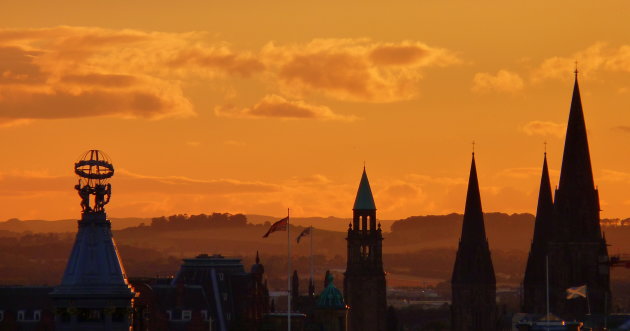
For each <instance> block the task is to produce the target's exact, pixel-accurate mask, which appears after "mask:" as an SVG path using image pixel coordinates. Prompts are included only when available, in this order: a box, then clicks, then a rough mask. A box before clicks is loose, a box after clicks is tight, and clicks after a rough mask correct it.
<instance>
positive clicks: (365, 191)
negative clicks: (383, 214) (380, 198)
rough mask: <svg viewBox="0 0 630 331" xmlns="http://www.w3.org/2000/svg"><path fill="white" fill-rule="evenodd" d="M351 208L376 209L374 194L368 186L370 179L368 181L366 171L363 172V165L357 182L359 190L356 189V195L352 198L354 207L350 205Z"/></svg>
mask: <svg viewBox="0 0 630 331" xmlns="http://www.w3.org/2000/svg"><path fill="white" fill-rule="evenodd" d="M352 209H353V210H376V204H375V203H374V196H373V195H372V189H371V188H370V181H368V177H367V173H366V172H365V166H363V175H362V176H361V183H360V184H359V190H358V191H357V197H356V199H355V200H354V207H352Z"/></svg>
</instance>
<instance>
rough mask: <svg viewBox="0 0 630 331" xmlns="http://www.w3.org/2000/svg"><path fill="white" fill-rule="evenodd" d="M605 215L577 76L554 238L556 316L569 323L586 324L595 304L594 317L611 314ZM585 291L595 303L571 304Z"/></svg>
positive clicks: (551, 271) (552, 290)
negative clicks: (569, 296) (570, 295)
mask: <svg viewBox="0 0 630 331" xmlns="http://www.w3.org/2000/svg"><path fill="white" fill-rule="evenodd" d="M599 211H600V209H599V192H598V191H597V189H596V188H595V185H594V181H593V171H592V168H591V158H590V154H589V148H588V139H587V136H586V124H585V121H584V112H583V110H582V100H581V98H580V89H579V86H578V79H577V70H576V72H575V84H574V87H573V98H572V100H571V109H570V111H569V121H568V123H567V134H566V140H565V143H564V154H563V156H562V168H561V171H560V184H559V186H558V188H557V189H556V194H555V202H554V213H553V214H554V215H553V223H552V231H551V232H550V233H551V236H550V238H549V277H550V299H551V311H552V312H553V313H556V314H557V315H559V316H561V317H563V318H565V319H574V318H577V319H581V318H583V317H584V315H586V314H587V313H588V310H589V307H588V306H589V304H590V311H591V312H592V313H594V314H603V313H604V312H605V311H606V309H608V310H610V302H611V297H610V275H609V272H610V267H609V265H608V261H609V259H608V251H607V247H606V246H607V245H606V240H605V238H604V237H603V236H602V232H601V228H600V224H599V221H600V219H599ZM582 285H586V286H587V291H588V300H589V302H587V300H586V299H583V298H579V299H573V300H566V289H567V288H569V287H576V286H582Z"/></svg>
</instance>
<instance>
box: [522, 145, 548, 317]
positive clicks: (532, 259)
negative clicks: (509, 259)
mask: <svg viewBox="0 0 630 331" xmlns="http://www.w3.org/2000/svg"><path fill="white" fill-rule="evenodd" d="M552 219H553V197H552V195H551V182H550V180H549V169H548V167H547V153H545V157H544V160H543V169H542V175H541V177H540V189H539V191H538V207H537V208H536V221H535V223H534V238H533V239H532V244H531V248H530V251H529V257H528V259H527V267H526V269H525V277H524V278H523V289H524V296H523V310H524V311H525V312H527V313H540V314H542V313H544V312H545V309H546V306H545V302H546V301H545V300H546V298H545V285H546V283H545V282H546V278H545V268H546V266H545V264H546V256H547V245H548V241H549V234H550V231H551V228H550V227H551V222H552Z"/></svg>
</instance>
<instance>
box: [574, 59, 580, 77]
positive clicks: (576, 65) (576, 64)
mask: <svg viewBox="0 0 630 331" xmlns="http://www.w3.org/2000/svg"><path fill="white" fill-rule="evenodd" d="M573 72H574V73H575V78H577V75H578V72H579V71H578V61H577V60H575V71H573Z"/></svg>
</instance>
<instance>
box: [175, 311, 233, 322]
mask: <svg viewBox="0 0 630 331" xmlns="http://www.w3.org/2000/svg"><path fill="white" fill-rule="evenodd" d="M166 313H167V314H168V320H169V321H190V320H192V311H191V310H167V311H166ZM201 318H203V320H204V321H209V320H210V314H208V311H207V310H202V311H201ZM225 318H226V319H227V320H228V321H229V320H231V319H232V314H230V313H227V314H225Z"/></svg>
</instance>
